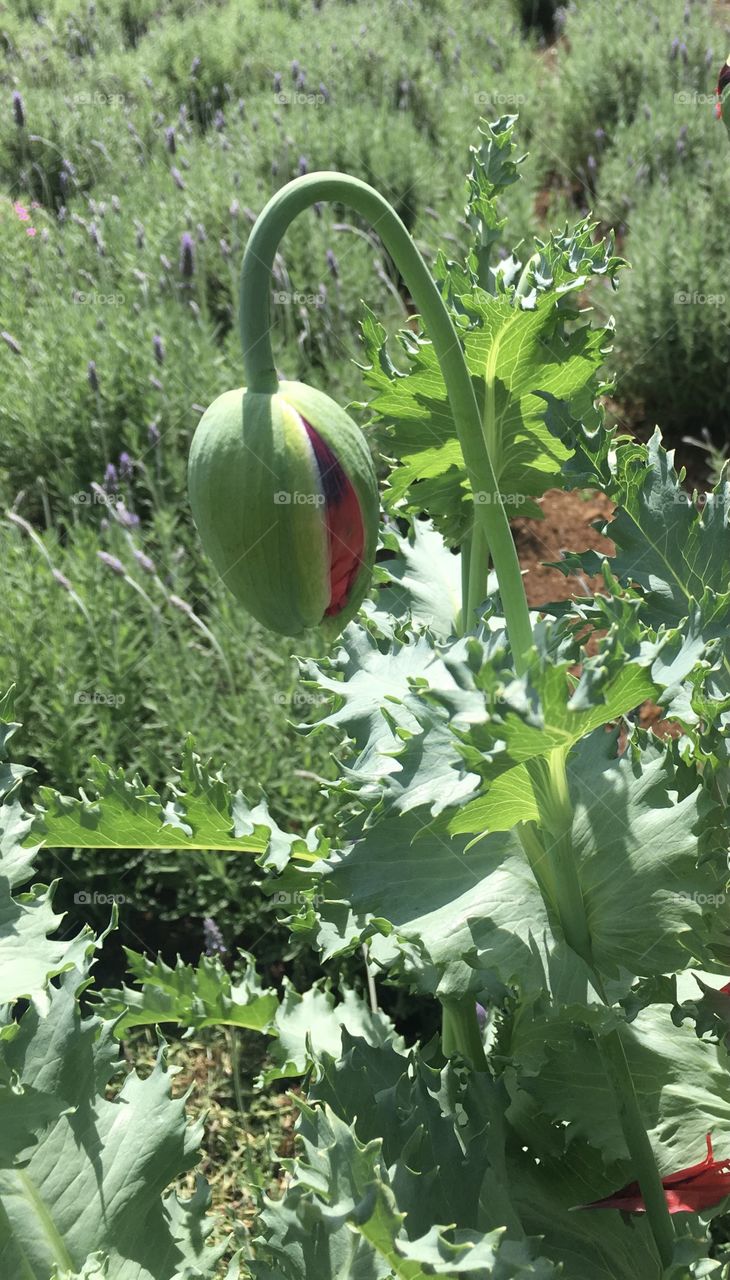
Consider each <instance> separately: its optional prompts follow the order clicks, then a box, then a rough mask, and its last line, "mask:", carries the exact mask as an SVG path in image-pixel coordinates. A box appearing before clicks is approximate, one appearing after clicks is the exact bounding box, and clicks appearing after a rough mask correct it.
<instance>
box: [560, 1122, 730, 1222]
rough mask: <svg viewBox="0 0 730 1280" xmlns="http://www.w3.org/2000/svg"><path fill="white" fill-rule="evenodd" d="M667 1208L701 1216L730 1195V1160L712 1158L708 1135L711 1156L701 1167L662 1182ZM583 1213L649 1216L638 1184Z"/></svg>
mask: <svg viewBox="0 0 730 1280" xmlns="http://www.w3.org/2000/svg"><path fill="white" fill-rule="evenodd" d="M662 1186H663V1187H664V1193H665V1198H666V1201H667V1207H668V1209H669V1212H670V1213H698V1212H699V1210H700V1209H711V1208H712V1206H713V1205H715V1204H719V1202H720V1201H721V1200H724V1199H725V1196H727V1195H730V1159H726V1160H715V1158H714V1157H713V1154H712V1138H711V1137H710V1135H709V1133H708V1135H707V1155H706V1156H705V1158H704V1160H702V1161H701V1162H700V1164H693V1165H690V1167H689V1168H688V1169H680V1170H679V1172H678V1173H670V1174H669V1176H668V1177H666V1178H662ZM578 1208H580V1209H623V1210H624V1212H625V1213H646V1206H645V1204H644V1200H643V1198H642V1195H641V1191H640V1189H639V1184H638V1182H629V1183H628V1185H627V1186H625V1187H623V1188H622V1189H621V1191H615V1192H614V1194H613V1195H612V1196H607V1197H606V1199H605V1200H594V1201H593V1203H592V1204H581V1205H579V1206H578Z"/></svg>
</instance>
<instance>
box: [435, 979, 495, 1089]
mask: <svg viewBox="0 0 730 1280" xmlns="http://www.w3.org/2000/svg"><path fill="white" fill-rule="evenodd" d="M441 1047H442V1049H443V1051H444V1055H445V1057H447V1058H450V1057H452V1055H453V1054H455V1053H458V1054H459V1055H460V1056H461V1057H462V1058H463V1059H464V1060H465V1061H466V1062H469V1063H470V1064H471V1066H472V1067H473V1068H474V1070H475V1071H486V1070H487V1059H486V1056H485V1053H484V1045H483V1044H482V1033H481V1030H480V1028H479V1019H478V1018H477V1006H476V1001H475V1000H474V997H473V996H466V997H465V998H464V999H463V1000H459V1001H456V1000H445V1001H444V1003H443V1023H442V1027H441Z"/></svg>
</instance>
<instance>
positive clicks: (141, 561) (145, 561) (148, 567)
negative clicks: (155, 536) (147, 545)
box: [132, 547, 157, 575]
mask: <svg viewBox="0 0 730 1280" xmlns="http://www.w3.org/2000/svg"><path fill="white" fill-rule="evenodd" d="M132 555H133V556H134V558H135V560H136V561H137V564H138V565H139V567H140V569H144V571H145V573H149V574H152V575H154V574H156V573H157V570H156V568H155V565H154V561H153V560H150V558H149V556H147V555H145V553H144V551H140V550H139V548H138V547H134V548H133V551H132Z"/></svg>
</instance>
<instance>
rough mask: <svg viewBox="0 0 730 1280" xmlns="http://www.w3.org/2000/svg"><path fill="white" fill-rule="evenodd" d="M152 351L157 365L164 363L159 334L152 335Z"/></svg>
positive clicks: (163, 345)
mask: <svg viewBox="0 0 730 1280" xmlns="http://www.w3.org/2000/svg"><path fill="white" fill-rule="evenodd" d="M152 350H153V352H154V356H155V360H156V361H157V363H158V364H164V363H165V344H164V342H163V341H162V338H161V336H160V334H159V333H155V334H153V335H152Z"/></svg>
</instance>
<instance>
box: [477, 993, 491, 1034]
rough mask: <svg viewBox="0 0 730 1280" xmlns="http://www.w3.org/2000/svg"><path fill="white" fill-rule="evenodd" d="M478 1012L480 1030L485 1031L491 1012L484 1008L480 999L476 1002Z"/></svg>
mask: <svg viewBox="0 0 730 1280" xmlns="http://www.w3.org/2000/svg"><path fill="white" fill-rule="evenodd" d="M476 1013H477V1022H478V1023H479V1027H480V1030H482V1031H483V1030H484V1028H485V1026H486V1025H487V1020H488V1018H489V1014H488V1013H487V1011H486V1009H485V1008H484V1005H483V1004H480V1003H479V1001H478V1000H477V1002H476Z"/></svg>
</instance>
